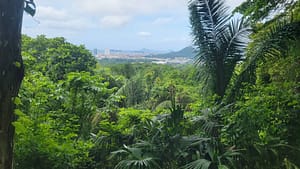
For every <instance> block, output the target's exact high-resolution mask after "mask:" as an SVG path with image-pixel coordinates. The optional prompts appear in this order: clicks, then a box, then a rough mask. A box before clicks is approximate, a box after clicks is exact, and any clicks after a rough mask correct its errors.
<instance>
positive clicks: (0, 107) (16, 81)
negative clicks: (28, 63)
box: [0, 0, 35, 169]
mask: <svg viewBox="0 0 300 169" xmlns="http://www.w3.org/2000/svg"><path fill="white" fill-rule="evenodd" d="M24 3H25V4H24ZM24 6H25V8H24ZM34 8H35V7H34V4H33V1H32V0H30V1H29V0H28V1H24V0H0V14H1V15H0V169H11V168H12V159H13V136H14V127H13V126H12V122H13V121H14V119H15V115H14V107H15V106H14V98H15V97H16V96H17V94H18V91H19V88H20V85H21V82H22V79H23V76H24V66H23V61H22V57H21V29H22V18H23V10H24V9H25V10H26V11H27V12H28V13H29V14H31V15H33V14H34Z"/></svg>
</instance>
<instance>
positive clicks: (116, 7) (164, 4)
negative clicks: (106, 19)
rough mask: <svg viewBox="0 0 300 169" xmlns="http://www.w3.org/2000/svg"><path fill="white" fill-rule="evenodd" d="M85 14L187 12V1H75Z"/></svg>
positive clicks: (76, 5)
mask: <svg viewBox="0 0 300 169" xmlns="http://www.w3.org/2000/svg"><path fill="white" fill-rule="evenodd" d="M74 4H75V7H77V9H82V10H83V11H82V12H84V13H92V14H98V15H131V16H133V15H140V14H149V13H154V12H159V11H167V10H172V11H174V13H176V12H179V11H183V10H186V8H187V0H126V1H124V0H84V1H82V0H75V3H74Z"/></svg>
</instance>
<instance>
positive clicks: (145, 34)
mask: <svg viewBox="0 0 300 169" xmlns="http://www.w3.org/2000/svg"><path fill="white" fill-rule="evenodd" d="M137 35H138V36H141V37H149V36H151V35H152V34H151V33H150V32H144V31H142V32H138V33H137Z"/></svg>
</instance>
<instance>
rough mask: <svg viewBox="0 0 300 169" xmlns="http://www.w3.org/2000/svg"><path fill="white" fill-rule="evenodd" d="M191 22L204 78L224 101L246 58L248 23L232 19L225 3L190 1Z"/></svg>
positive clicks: (211, 0) (218, 0)
mask: <svg viewBox="0 0 300 169" xmlns="http://www.w3.org/2000/svg"><path fill="white" fill-rule="evenodd" d="M189 10H190V22H191V26H192V34H193V37H194V45H195V47H196V49H197V51H198V54H197V56H196V61H195V63H196V64H197V65H198V66H200V67H201V70H203V71H204V74H202V75H203V77H202V79H203V80H204V82H205V83H206V85H207V86H209V87H211V88H210V91H211V92H212V94H213V95H214V94H216V95H217V96H218V97H219V98H220V100H221V99H222V98H223V97H224V95H225V90H226V87H227V85H228V84H229V82H230V79H231V77H232V75H233V72H234V68H235V66H236V64H237V63H238V62H239V61H241V60H242V59H243V56H244V50H245V47H246V45H247V42H248V34H249V32H250V30H249V27H248V26H247V25H246V24H245V22H244V20H242V19H241V20H238V19H232V17H231V16H230V15H229V14H228V12H227V8H226V7H225V5H224V1H223V0H190V2H189Z"/></svg>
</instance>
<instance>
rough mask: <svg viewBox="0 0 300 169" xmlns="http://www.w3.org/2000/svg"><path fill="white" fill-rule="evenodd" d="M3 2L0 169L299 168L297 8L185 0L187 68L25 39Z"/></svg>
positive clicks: (271, 1) (285, 0)
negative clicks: (104, 57) (190, 53)
mask: <svg viewBox="0 0 300 169" xmlns="http://www.w3.org/2000/svg"><path fill="white" fill-rule="evenodd" d="M38 3H39V1H36V2H33V0H25V1H24V0H0V14H1V16H0V169H299V168H300V3H299V1H298V0H245V1H244V2H243V3H242V4H241V5H240V6H238V7H237V8H235V9H234V10H233V12H229V11H228V7H227V6H226V4H225V2H224V1H223V0H189V1H188V3H187V4H186V8H187V9H188V11H189V21H190V34H191V36H192V38H193V41H192V44H191V45H192V46H193V49H194V51H195V53H196V56H195V57H194V58H193V62H192V63H186V64H155V63H140V62H134V63H131V62H126V63H125V62H124V63H112V62H102V61H101V60H98V59H96V58H95V56H93V55H92V53H91V52H90V51H89V50H88V49H87V48H86V47H85V46H84V45H75V44H73V43H71V42H69V41H67V40H66V39H65V38H64V37H51V38H50V37H47V36H45V35H39V36H36V37H31V36H28V35H25V34H21V26H20V25H21V23H22V15H21V14H22V13H23V11H24V13H28V14H30V15H32V16H33V17H34V14H35V10H36V9H35V8H37V9H38Z"/></svg>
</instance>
